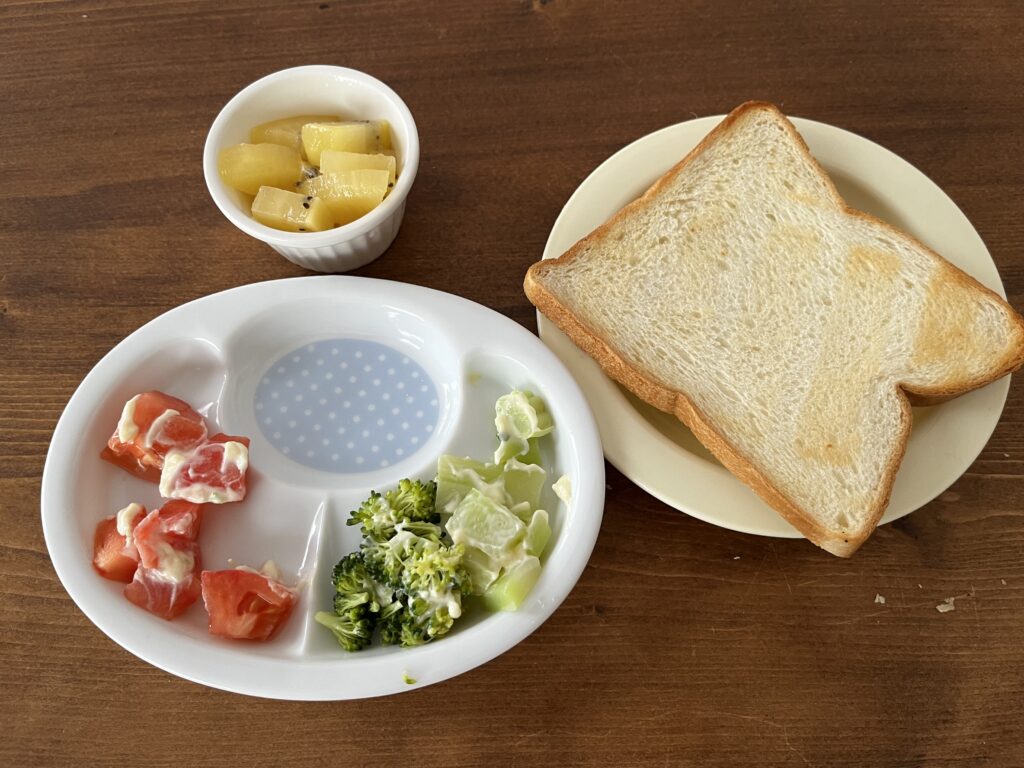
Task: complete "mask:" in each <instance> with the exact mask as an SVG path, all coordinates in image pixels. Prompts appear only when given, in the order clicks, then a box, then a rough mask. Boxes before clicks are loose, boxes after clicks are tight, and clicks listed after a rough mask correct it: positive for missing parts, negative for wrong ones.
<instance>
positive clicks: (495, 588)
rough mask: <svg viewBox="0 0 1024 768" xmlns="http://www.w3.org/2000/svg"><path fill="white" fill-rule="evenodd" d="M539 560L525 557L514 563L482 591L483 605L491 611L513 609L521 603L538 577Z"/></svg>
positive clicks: (539, 569)
mask: <svg viewBox="0 0 1024 768" xmlns="http://www.w3.org/2000/svg"><path fill="white" fill-rule="evenodd" d="M540 571H541V566H540V560H538V559H537V558H536V557H527V558H526V559H524V560H522V561H521V562H519V563H517V564H516V565H514V566H513V567H512V568H510V569H509V570H507V571H506V572H505V573H503V574H502V575H501V578H499V579H498V580H497V581H496V582H494V583H493V584H491V586H490V587H488V588H487V591H486V592H484V605H486V606H487V607H488V608H489V609H490V610H492V611H514V610H517V609H518V608H519V606H520V605H522V604H523V600H525V599H526V596H527V595H529V594H530V590H531V589H533V585H534V584H536V583H537V579H539V578H540Z"/></svg>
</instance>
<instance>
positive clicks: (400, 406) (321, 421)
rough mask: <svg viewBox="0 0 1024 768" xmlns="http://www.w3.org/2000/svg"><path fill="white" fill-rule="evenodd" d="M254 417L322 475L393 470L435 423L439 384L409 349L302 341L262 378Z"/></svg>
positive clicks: (284, 449) (282, 447)
mask: <svg viewBox="0 0 1024 768" xmlns="http://www.w3.org/2000/svg"><path fill="white" fill-rule="evenodd" d="M253 409H254V417H255V420H256V423H257V424H258V425H259V428H260V431H261V432H262V433H263V436H264V437H265V438H266V439H267V441H268V442H269V443H270V444H271V445H272V446H273V447H274V448H276V449H277V450H278V451H280V452H281V453H282V454H284V455H285V456H288V457H289V458H290V459H292V460H293V461H296V462H298V463H299V464H303V465H305V466H307V467H311V468H313V469H318V470H321V471H325V472H339V473H352V472H367V471H369V470H372V469H381V468H386V467H390V466H392V465H393V464H395V463H397V462H400V461H402V460H403V459H405V458H407V457H409V456H412V455H413V454H415V453H416V452H417V451H419V450H420V449H421V448H422V447H423V445H424V444H425V443H426V442H427V441H428V440H429V438H430V436H431V435H432V434H433V432H434V430H435V428H436V427H437V424H438V419H439V416H440V398H439V394H438V387H437V385H436V384H435V383H434V381H433V379H431V377H430V375H429V374H428V373H427V372H426V370H424V368H423V367H422V366H421V365H420V364H419V363H417V362H416V361H415V360H413V359H412V358H411V357H409V355H408V354H406V353H405V352H403V351H401V350H398V349H395V348H393V347H391V346H388V345H386V344H382V343H380V342H377V341H371V340H369V339H353V338H333V339H326V340H321V341H316V342H313V343H310V344H305V345H303V346H302V347H299V348H297V349H294V350H292V351H290V352H288V353H286V354H284V355H282V356H281V357H280V358H279V359H278V360H276V361H275V362H274V363H273V364H272V365H271V366H270V367H269V368H268V369H267V371H266V372H265V373H264V374H263V376H262V377H261V378H260V380H259V383H258V384H257V385H256V393H255V397H254V400H253Z"/></svg>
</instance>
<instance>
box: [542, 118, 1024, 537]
mask: <svg viewBox="0 0 1024 768" xmlns="http://www.w3.org/2000/svg"><path fill="white" fill-rule="evenodd" d="M755 109H769V110H771V111H773V112H775V113H776V114H777V115H778V117H779V118H781V120H782V123H783V125H785V126H786V128H787V130H788V131H789V132H790V135H791V136H792V137H793V139H794V140H795V141H796V142H797V143H798V145H799V146H800V148H801V151H802V152H803V153H804V155H805V156H806V158H807V159H808V160H809V161H810V162H811V163H812V164H813V166H814V167H815V168H816V169H817V170H818V172H819V174H820V175H821V177H822V179H823V180H824V181H825V182H826V185H827V188H828V190H829V191H830V194H831V197H832V198H833V201H834V202H835V204H836V205H837V206H838V207H839V208H841V209H842V210H843V211H844V212H845V213H847V214H849V215H851V216H857V217H861V218H863V219H865V220H867V221H870V222H872V223H874V224H876V225H878V226H881V227H883V228H885V229H886V230H887V231H888V232H889V233H890V234H891V235H892V236H893V237H897V238H901V239H904V240H906V241H908V242H910V243H911V244H912V245H913V246H914V247H915V248H919V249H921V250H922V251H924V252H927V253H928V254H930V255H931V256H933V257H934V258H935V259H936V260H937V263H938V264H939V266H940V268H942V269H944V270H947V271H948V276H949V278H950V279H953V280H955V281H959V282H961V283H962V284H964V285H965V286H973V287H975V288H978V289H980V290H981V291H983V292H985V293H986V294H989V295H990V296H992V297H993V298H994V299H995V300H997V301H999V302H1000V303H1003V304H1005V302H1003V300H1002V299H1001V298H1000V297H999V296H998V295H997V294H995V293H993V292H992V291H990V290H989V289H987V288H985V287H984V286H982V285H981V284H980V283H978V282H977V281H976V280H974V278H972V277H970V276H969V275H967V274H966V273H964V272H963V271H962V270H960V269H958V268H957V267H956V266H954V265H953V264H950V263H949V262H948V261H946V260H945V259H943V258H942V257H941V256H939V255H938V254H937V253H935V252H934V251H932V250H931V249H929V248H927V247H926V246H925V245H924V244H922V243H919V242H918V241H917V240H915V239H914V238H912V237H911V236H910V235H908V234H906V233H904V232H902V231H900V230H898V229H896V228H895V227H892V226H891V225H889V224H887V223H885V222H882V221H880V220H878V219H876V218H875V217H873V216H871V215H869V214H866V213H863V212H861V211H857V210H855V209H852V208H850V207H849V206H848V205H847V204H846V202H845V201H844V200H843V199H842V197H841V196H840V195H839V193H838V191H837V190H836V188H835V185H834V184H833V183H832V180H831V178H830V177H829V176H828V174H827V173H826V172H825V170H824V169H823V168H822V167H821V165H820V164H819V163H818V162H817V160H815V159H814V157H813V156H812V155H811V153H810V150H809V148H808V147H807V144H806V143H805V142H804V140H803V137H802V136H800V134H799V132H798V131H797V130H796V128H795V127H794V126H793V125H792V123H790V122H789V120H787V119H786V118H785V116H784V115H783V114H782V112H780V111H779V110H778V108H777V107H775V106H774V105H772V104H768V103H766V102H746V103H745V104H742V105H740V106H739V107H737V108H736V109H734V110H733V111H732V112H730V113H729V115H727V116H726V117H725V118H724V119H723V120H722V122H721V123H719V124H718V126H716V127H715V128H714V129H713V130H712V131H711V132H710V133H709V134H708V135H707V136H706V137H705V138H704V139H703V140H702V141H701V142H700V143H699V144H698V145H697V146H696V147H695V148H694V149H693V150H692V151H691V152H690V153H689V154H687V155H686V157H684V158H683V159H682V160H681V161H680V162H679V163H677V164H676V165H675V166H673V167H672V168H671V169H670V170H669V171H668V172H667V173H666V174H664V175H663V176H662V177H661V178H660V179H658V180H657V181H656V182H655V183H654V184H653V185H652V186H651V187H650V188H649V189H648V190H647V191H646V192H645V193H644V194H643V195H642V196H641V197H640V198H638V199H637V200H634V201H633V202H632V203H630V204H629V205H627V206H625V207H624V208H623V209H622V210H620V211H619V212H618V213H616V214H615V215H614V216H612V217H611V218H610V219H609V220H608V221H607V222H605V223H604V224H602V225H601V226H599V227H598V228H597V229H595V230H594V231H593V232H591V233H590V234H589V235H587V236H586V237H584V238H583V239H581V240H580V241H579V242H577V243H576V244H575V245H573V246H572V247H571V248H570V249H569V250H568V251H566V252H565V253H564V254H563V255H562V256H560V257H558V258H557V259H551V260H547V261H540V262H537V263H535V264H533V265H532V266H531V267H530V268H529V270H528V271H527V273H526V277H525V280H524V283H523V288H524V290H525V292H526V295H527V297H528V298H529V299H530V301H531V302H532V303H533V304H534V305H535V306H536V307H537V308H538V309H539V310H540V311H541V312H542V313H543V314H544V315H546V316H547V317H548V318H550V319H551V321H552V322H554V323H555V325H557V326H558V327H559V328H561V329H562V331H564V332H565V333H566V335H567V336H569V338H570V339H572V340H573V342H574V343H575V344H576V345H577V346H579V347H580V348H581V349H582V350H583V351H584V352H586V353H587V354H588V355H590V357H592V358H594V359H595V360H596V361H597V362H598V363H599V364H600V366H601V368H602V369H603V370H604V371H605V373H607V374H608V375H609V376H610V377H611V378H612V379H614V380H615V381H618V382H619V383H620V384H622V385H623V386H625V387H626V388H627V389H628V390H630V391H631V392H633V393H634V394H635V395H636V396H637V397H639V398H640V399H642V400H644V401H645V402H647V403H649V404H650V405H652V406H654V407H655V408H658V409H659V410H662V411H665V412H667V413H671V414H673V415H675V416H676V417H677V418H678V419H679V420H680V421H682V422H683V423H684V424H686V425H687V426H688V427H689V428H690V429H691V430H692V431H693V433H694V435H695V436H696V437H697V439H698V440H700V442H701V443H703V444H704V446H706V447H707V449H708V450H709V451H711V453H712V454H714V456H715V457H716V458H717V459H718V460H719V461H720V462H721V463H722V464H723V465H724V466H725V467H726V468H727V469H728V470H729V471H730V472H732V473H733V474H734V475H736V477H737V478H739V479H740V480H741V481H742V482H744V483H745V484H746V485H748V486H749V487H750V488H751V489H752V490H753V491H754V492H755V493H757V494H758V496H760V497H761V498H762V499H764V501H765V502H766V503H767V504H769V505H770V506H771V507H772V508H773V509H775V510H776V511H777V512H778V513H779V514H780V515H781V516H782V517H783V518H785V519H786V520H787V521H788V522H789V523H790V524H791V525H793V527H795V528H796V529H797V530H798V531H800V532H801V533H802V534H803V535H804V536H806V537H807V538H808V539H809V540H811V541H812V542H814V543H815V544H817V545H818V546H819V547H822V548H823V549H825V550H827V551H829V552H831V553H833V554H835V555H838V556H840V557H849V556H850V555H852V554H853V553H854V552H855V551H856V550H857V548H858V547H860V545H861V544H863V543H864V541H865V540H866V539H867V538H868V536H870V535H871V533H872V532H873V531H874V529H875V527H876V526H877V524H878V521H879V520H880V519H881V517H882V514H883V513H884V511H885V509H886V507H887V506H888V504H889V498H890V495H891V493H892V487H893V484H894V482H895V479H896V472H897V470H898V469H899V466H900V463H901V462H902V460H903V456H904V454H905V452H906V448H907V442H908V440H909V437H910V427H911V411H910V404H911V402H913V403H914V404H932V403H936V402H941V401H942V400H946V399H949V398H951V397H955V396H957V395H960V394H963V393H965V392H968V391H970V390H971V389H975V388H977V387H980V386H983V385H985V384H988V383H990V382H992V381H995V380H996V379H998V378H1000V377H1002V376H1004V375H1006V374H1007V373H1011V372H1012V371H1014V370H1017V369H1018V368H1020V367H1021V366H1022V364H1024V319H1022V318H1021V317H1020V316H1019V315H1017V313H1016V312H1014V311H1013V309H1012V308H1011V307H1009V305H1008V304H1007V305H1006V307H1007V309H1009V312H1010V316H1011V317H1012V318H1013V321H1014V323H1015V325H1016V329H1017V345H1016V348H1014V349H1011V350H1009V351H1008V352H1007V354H1006V356H1005V358H1004V359H1002V360H1000V361H998V364H997V365H994V366H993V367H992V369H991V372H990V375H988V376H984V377H978V378H976V379H972V380H964V381H959V382H944V383H943V384H942V385H941V386H936V387H917V388H910V387H908V386H907V385H903V384H901V385H900V386H898V387H897V391H896V395H897V397H898V399H899V402H900V411H901V416H900V434H899V436H898V438H897V441H896V442H895V443H894V444H893V446H892V453H891V456H890V459H889V461H888V462H887V465H886V469H885V472H884V474H883V478H882V481H881V483H880V490H881V494H880V496H879V501H878V503H877V504H876V505H875V506H874V507H873V508H872V509H871V510H870V512H869V519H868V523H867V524H866V525H864V526H863V527H862V530H861V532H860V533H858V534H856V535H843V534H837V533H836V532H834V531H829V530H827V529H825V528H824V527H823V526H821V525H820V524H819V523H818V522H817V521H815V520H814V519H813V517H812V516H811V515H810V514H809V513H808V512H806V511H805V510H802V509H801V508H800V507H799V506H797V505H796V504H795V503H794V502H793V501H792V500H791V499H789V498H787V497H786V495H785V494H784V493H783V492H782V491H781V490H779V489H778V488H777V487H776V486H775V485H774V484H773V483H772V482H771V480H770V479H769V478H768V477H766V476H765V475H764V474H763V473H762V472H761V471H760V470H759V469H758V468H757V466H756V465H755V464H754V463H753V462H752V461H750V460H749V459H748V458H747V457H745V456H744V455H743V454H742V453H741V452H740V451H739V450H738V449H737V448H736V446H734V445H732V444H731V443H730V442H729V441H728V440H727V439H726V438H725V436H724V435H723V434H722V433H721V432H720V431H718V430H717V429H716V428H715V426H714V424H713V422H712V421H711V420H710V419H708V418H707V417H705V416H704V414H702V413H701V412H700V410H699V409H698V408H697V407H696V406H695V404H694V403H693V402H692V401H691V400H690V399H689V398H688V397H687V395H686V394H685V393H684V392H680V391H676V390H672V389H668V388H666V387H664V386H662V385H661V384H659V383H658V382H656V381H654V380H652V379H650V378H648V377H646V376H645V375H644V374H643V372H641V371H640V370H637V369H636V368H634V367H632V366H631V365H630V364H629V363H628V362H626V361H625V360H623V359H622V358H621V357H620V356H619V354H618V353H617V352H616V351H615V350H614V349H612V347H611V346H609V345H608V344H607V343H606V342H604V341H603V340H602V339H601V338H600V335H599V334H598V333H597V332H596V331H595V330H594V329H592V328H589V327H588V326H587V325H586V324H585V323H584V322H583V321H582V320H580V319H579V318H578V317H577V316H576V315H574V314H573V313H572V312H571V311H569V310H568V309H567V308H565V307H564V306H563V305H562V304H561V302H559V301H558V299H557V298H555V296H553V295H552V294H551V293H550V291H548V289H547V287H546V286H545V285H544V283H543V280H542V279H541V277H542V275H543V274H544V272H546V271H547V270H549V269H551V268H556V265H558V266H561V265H565V264H566V263H568V262H570V261H572V260H573V259H574V258H576V257H577V256H578V255H579V254H580V253H581V252H583V250H584V249H585V248H586V247H587V245H588V244H589V243H592V242H596V241H600V240H601V239H602V238H603V237H605V236H606V235H607V233H608V232H609V231H610V230H611V229H612V228H613V227H614V225H615V224H616V223H617V222H618V221H619V220H620V219H622V218H624V217H628V216H629V215H631V213H632V212H633V211H634V210H637V209H638V208H640V207H643V206H645V205H646V204H647V202H648V201H649V199H650V198H651V197H653V196H655V195H656V194H657V192H658V191H659V190H660V189H661V187H662V186H664V185H665V184H668V183H670V182H671V180H672V179H673V178H675V176H677V175H678V174H679V173H681V172H683V171H684V170H685V169H686V167H687V166H688V165H689V163H690V162H691V160H692V159H693V158H694V157H696V156H697V155H699V154H700V153H701V152H703V151H704V150H705V149H706V147H707V146H708V145H709V144H710V143H711V142H713V141H714V140H715V139H716V138H717V137H718V136H719V135H720V134H721V133H723V132H724V131H727V130H729V128H730V126H732V124H733V123H735V122H736V121H737V120H738V119H739V118H740V117H742V116H743V115H744V114H746V113H747V112H748V111H750V110H755Z"/></svg>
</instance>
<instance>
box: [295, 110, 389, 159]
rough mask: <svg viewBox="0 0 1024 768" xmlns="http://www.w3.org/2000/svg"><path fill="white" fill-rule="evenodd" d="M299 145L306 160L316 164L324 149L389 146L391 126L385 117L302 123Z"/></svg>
mask: <svg viewBox="0 0 1024 768" xmlns="http://www.w3.org/2000/svg"><path fill="white" fill-rule="evenodd" d="M302 146H303V148H304V149H305V150H306V157H307V158H308V159H309V162H311V163H313V165H320V154H321V153H322V152H323V151H324V150H325V149H334V150H339V151H342V152H363V153H367V152H379V151H380V150H382V149H391V128H390V126H389V125H388V123H387V121H385V120H354V121H346V122H322V123H306V124H305V125H303V126H302Z"/></svg>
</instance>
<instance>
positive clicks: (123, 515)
mask: <svg viewBox="0 0 1024 768" xmlns="http://www.w3.org/2000/svg"><path fill="white" fill-rule="evenodd" d="M140 514H142V505H141V504H136V503H135V502H132V503H131V504H129V505H128V506H127V507H125V508H124V509H121V510H118V513H117V532H118V533H119V534H121V535H122V536H124V542H125V547H126V548H127V547H132V546H134V545H135V536H134V526H133V525H132V523H133V522H134V521H135V518H136V517H138V516H139V515H140Z"/></svg>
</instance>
